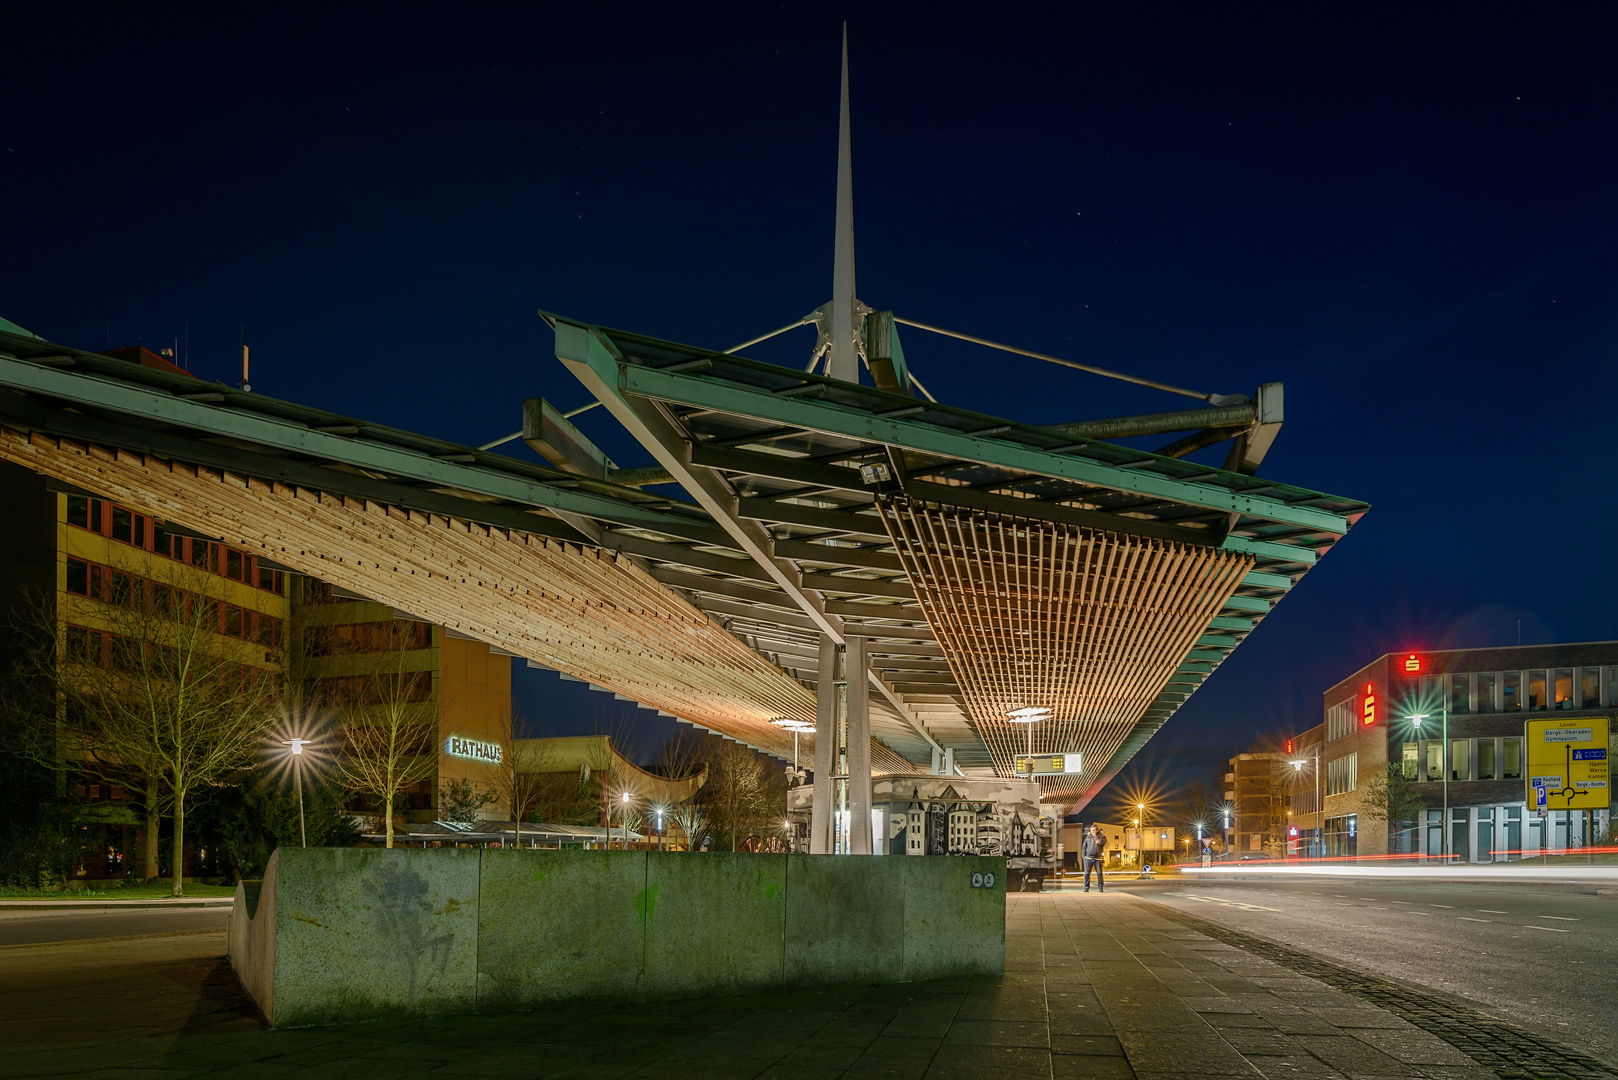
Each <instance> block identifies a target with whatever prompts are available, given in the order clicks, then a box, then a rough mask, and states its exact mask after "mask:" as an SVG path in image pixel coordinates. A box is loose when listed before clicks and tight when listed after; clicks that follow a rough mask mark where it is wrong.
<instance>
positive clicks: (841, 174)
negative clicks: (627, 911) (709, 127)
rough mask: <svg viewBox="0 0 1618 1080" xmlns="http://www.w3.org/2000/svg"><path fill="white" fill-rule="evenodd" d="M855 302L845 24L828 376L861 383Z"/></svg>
mask: <svg viewBox="0 0 1618 1080" xmlns="http://www.w3.org/2000/svg"><path fill="white" fill-rule="evenodd" d="M857 304H858V301H857V300H855V299H854V157H853V150H852V146H851V141H850V139H849V134H848V23H846V22H845V23H843V103H842V117H841V124H840V128H839V131H838V136H837V240H836V244H835V246H834V248H833V254H832V278H831V320H830V321H831V328H830V337H831V342H830V344H831V357H830V359H829V360H828V362H827V365H826V373H827V374H828V375H830V376H831V377H832V378H834V379H842V380H844V381H846V382H853V383H857V382H859V381H860V358H859V318H858V312H857V311H856V305H857Z"/></svg>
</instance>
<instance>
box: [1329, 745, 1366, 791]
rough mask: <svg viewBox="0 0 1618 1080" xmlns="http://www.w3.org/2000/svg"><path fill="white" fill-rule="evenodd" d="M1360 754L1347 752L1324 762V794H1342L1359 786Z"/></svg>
mask: <svg viewBox="0 0 1618 1080" xmlns="http://www.w3.org/2000/svg"><path fill="white" fill-rule="evenodd" d="M1359 772H1360V756H1359V755H1358V754H1349V755H1348V756H1347V757H1340V758H1338V759H1336V760H1335V761H1328V762H1326V794H1327V795H1344V794H1347V793H1348V792H1350V791H1355V790H1357V789H1358V788H1359Z"/></svg>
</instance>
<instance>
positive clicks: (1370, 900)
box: [1354, 896, 1382, 904]
mask: <svg viewBox="0 0 1618 1080" xmlns="http://www.w3.org/2000/svg"><path fill="white" fill-rule="evenodd" d="M1354 899H1356V900H1364V901H1365V902H1366V903H1367V904H1380V903H1381V902H1382V901H1380V900H1378V899H1377V898H1376V897H1374V896H1356V897H1355V898H1354Z"/></svg>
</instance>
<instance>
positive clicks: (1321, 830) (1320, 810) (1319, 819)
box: [1289, 746, 1326, 858]
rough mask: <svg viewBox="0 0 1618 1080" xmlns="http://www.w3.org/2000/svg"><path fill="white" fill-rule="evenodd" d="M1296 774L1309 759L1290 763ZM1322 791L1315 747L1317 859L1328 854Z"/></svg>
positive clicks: (1317, 747) (1317, 752)
mask: <svg viewBox="0 0 1618 1080" xmlns="http://www.w3.org/2000/svg"><path fill="white" fill-rule="evenodd" d="M1289 764H1290V765H1291V766H1292V771H1293V773H1294V774H1297V773H1301V772H1303V767H1304V766H1305V765H1307V764H1309V759H1308V758H1303V759H1301V760H1298V761H1293V762H1289ZM1320 796H1321V791H1320V747H1319V746H1316V747H1315V843H1316V844H1318V845H1319V850H1318V851H1316V852H1315V857H1316V858H1324V857H1325V854H1326V804H1325V800H1323V799H1322V798H1321V797H1320Z"/></svg>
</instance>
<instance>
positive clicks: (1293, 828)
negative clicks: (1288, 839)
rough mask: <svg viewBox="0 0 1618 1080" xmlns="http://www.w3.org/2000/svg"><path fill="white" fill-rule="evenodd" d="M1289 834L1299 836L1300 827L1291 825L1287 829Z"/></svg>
mask: <svg viewBox="0 0 1618 1080" xmlns="http://www.w3.org/2000/svg"><path fill="white" fill-rule="evenodd" d="M1287 835H1288V836H1297V835H1298V827H1297V826H1296V825H1292V826H1289V827H1288V829H1287Z"/></svg>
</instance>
